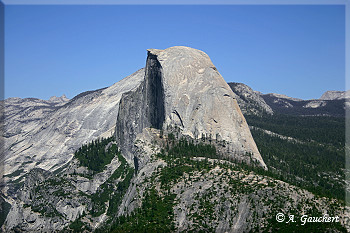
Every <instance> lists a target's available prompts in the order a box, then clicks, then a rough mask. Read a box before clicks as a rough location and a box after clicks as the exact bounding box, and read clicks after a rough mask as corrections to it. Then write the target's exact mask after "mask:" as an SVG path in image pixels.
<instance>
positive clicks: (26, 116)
mask: <svg viewBox="0 0 350 233" xmlns="http://www.w3.org/2000/svg"><path fill="white" fill-rule="evenodd" d="M143 77H144V71H143V69H141V70H139V71H137V72H135V73H134V74H132V75H130V76H128V77H126V78H124V79H123V80H121V81H119V82H118V83H115V84H114V85H112V86H110V87H108V88H104V89H100V90H96V91H87V92H84V93H81V94H79V95H77V96H76V97H74V98H73V99H71V100H69V101H68V100H67V99H66V98H65V97H64V96H63V97H60V98H57V97H56V98H55V97H53V98H50V100H48V101H46V100H39V99H35V98H28V99H21V98H9V99H6V100H5V101H3V102H2V104H4V105H5V112H4V115H3V116H1V117H2V118H4V127H5V134H4V142H5V147H4V151H5V154H4V157H2V158H1V161H0V162H2V163H3V164H4V175H5V181H11V180H15V179H19V178H20V177H21V176H23V175H24V174H26V173H27V172H29V171H30V170H31V169H33V168H42V169H44V170H49V171H54V170H56V169H58V168H59V167H61V166H62V165H64V164H66V163H67V162H68V161H69V160H70V159H71V158H72V157H73V153H74V152H75V150H76V149H78V148H79V147H80V146H81V145H82V144H84V143H87V142H91V141H92V140H95V139H97V138H99V137H109V136H111V135H113V133H114V130H115V124H116V118H117V115H118V109H119V100H120V98H121V96H122V94H123V93H124V92H127V91H130V90H132V89H133V88H135V87H137V86H138V85H139V84H140V82H141V81H142V79H143ZM5 192H6V190H5Z"/></svg>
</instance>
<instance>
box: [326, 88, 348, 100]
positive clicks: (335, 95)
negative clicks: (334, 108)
mask: <svg viewBox="0 0 350 233" xmlns="http://www.w3.org/2000/svg"><path fill="white" fill-rule="evenodd" d="M347 98H350V90H348V91H326V92H325V93H323V95H322V96H321V98H320V99H321V100H338V99H347Z"/></svg>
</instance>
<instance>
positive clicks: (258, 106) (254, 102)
mask: <svg viewBox="0 0 350 233" xmlns="http://www.w3.org/2000/svg"><path fill="white" fill-rule="evenodd" d="M228 85H229V86H230V88H231V89H232V91H233V93H234V94H235V99H236V100H237V102H238V105H239V107H240V109H241V110H242V112H243V114H248V115H250V114H254V115H260V114H263V113H267V114H273V111H272V109H271V107H270V106H269V105H267V104H266V102H265V100H264V99H263V98H262V97H261V93H259V92H256V91H254V90H253V89H252V88H250V87H249V86H247V85H245V84H243V83H233V82H231V83H228Z"/></svg>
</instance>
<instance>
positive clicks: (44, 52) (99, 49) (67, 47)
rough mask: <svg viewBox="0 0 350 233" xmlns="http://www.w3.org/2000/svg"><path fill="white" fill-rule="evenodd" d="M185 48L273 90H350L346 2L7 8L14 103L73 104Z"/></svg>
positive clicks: (233, 76)
mask: <svg viewBox="0 0 350 233" xmlns="http://www.w3.org/2000/svg"><path fill="white" fill-rule="evenodd" d="M176 45H183V46H190V47H193V48H196V49H200V50H202V51H204V52H206V53H207V54H208V55H209V56H210V58H211V59H212V61H213V63H214V65H215V66H216V67H217V69H218V71H219V72H220V73H221V75H222V76H223V77H224V79H225V80H226V81H227V82H242V83H245V84H247V85H249V86H250V87H252V88H253V89H254V90H257V91H261V92H263V93H271V92H274V93H280V94H285V95H288V96H292V97H297V98H302V99H312V98H319V97H320V96H321V95H322V93H323V92H325V91H326V90H344V88H345V7H344V6H342V5H337V6H336V5H283V6H277V5H260V6H258V5H256V6H254V5H246V6H245V5H221V6H220V5H218V6H213V5H207V6H204V5H196V6H189V5H187V6H166V5H164V6H156V5H148V6H137V5H136V6H123V5H114V6H113V5H112V6H111V5H109V6H96V5H88V6H84V5H78V6H72V5H67V6H64V5H51V6H40V5H36V6H19V5H7V6H6V7H5V98H8V97H21V98H25V97H35V98H41V99H48V98H50V96H53V95H56V96H61V95H62V94H66V95H67V97H68V98H72V97H74V96H75V95H77V94H79V93H81V92H83V91H88V90H94V89H99V88H102V87H106V86H110V85H112V84H113V83H115V82H117V81H119V80H121V79H122V78H124V77H126V76H128V75H130V74H132V73H133V72H135V71H136V70H138V69H140V68H142V67H144V65H145V62H146V56H147V52H146V49H148V48H157V49H165V48H167V47H171V46H176Z"/></svg>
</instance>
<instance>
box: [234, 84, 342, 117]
mask: <svg viewBox="0 0 350 233" xmlns="http://www.w3.org/2000/svg"><path fill="white" fill-rule="evenodd" d="M228 84H229V86H230V87H231V89H232V91H233V92H234V93H235V94H236V95H237V96H236V98H237V102H238V104H239V106H240V108H241V109H242V112H243V113H244V114H248V115H251V114H253V115H259V114H262V113H267V114H274V113H278V114H287V115H302V116H338V117H344V116H345V106H347V101H346V98H347V97H349V95H346V94H345V92H344V91H343V92H342V91H327V92H325V93H324V94H323V95H322V97H321V98H320V99H311V100H302V99H298V98H293V97H289V96H286V95H283V94H276V93H269V94H263V93H261V92H259V91H254V90H253V89H252V88H250V87H249V86H247V85H245V84H242V83H233V82H230V83H228ZM348 93H349V91H348Z"/></svg>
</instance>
